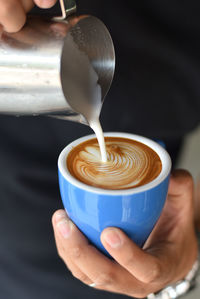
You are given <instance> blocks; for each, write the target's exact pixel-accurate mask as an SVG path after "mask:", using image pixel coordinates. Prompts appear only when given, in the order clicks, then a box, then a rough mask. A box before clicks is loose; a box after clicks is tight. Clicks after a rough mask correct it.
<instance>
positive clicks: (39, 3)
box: [37, 0, 55, 8]
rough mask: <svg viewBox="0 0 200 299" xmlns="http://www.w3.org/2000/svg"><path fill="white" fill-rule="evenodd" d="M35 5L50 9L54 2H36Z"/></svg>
mask: <svg viewBox="0 0 200 299" xmlns="http://www.w3.org/2000/svg"><path fill="white" fill-rule="evenodd" d="M37 4H38V5H39V6H40V7H42V8H50V7H51V6H52V5H54V4H55V1H54V0H38V1H37Z"/></svg>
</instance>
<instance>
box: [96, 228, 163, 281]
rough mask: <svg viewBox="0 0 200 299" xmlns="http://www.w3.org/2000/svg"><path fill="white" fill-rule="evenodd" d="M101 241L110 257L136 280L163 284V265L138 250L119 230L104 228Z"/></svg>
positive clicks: (155, 258)
mask: <svg viewBox="0 0 200 299" xmlns="http://www.w3.org/2000/svg"><path fill="white" fill-rule="evenodd" d="M101 241H102V244H103V245H104V247H105V248H106V249H107V251H108V252H109V253H110V254H111V255H112V257H113V258H114V259H115V260H116V261H117V262H118V263H119V264H120V265H121V266H122V267H124V268H125V269H127V271H129V272H130V273H131V274H132V275H133V276H134V277H135V278H136V279H138V280H139V281H142V282H143V283H148V284H149V283H162V284H163V283H165V282H166V280H167V279H168V277H166V278H165V279H164V278H163V275H162V273H166V269H165V271H162V269H163V267H164V265H163V263H162V262H161V261H160V260H159V259H158V258H157V257H155V256H153V255H151V254H149V253H147V252H145V251H144V250H142V249H141V248H139V247H138V246H137V245H136V244H135V243H134V242H133V241H132V240H130V239H129V238H128V237H127V236H126V235H125V234H124V233H123V232H122V231H121V230H119V229H117V228H106V229H105V230H104V231H103V233H102V234H101Z"/></svg>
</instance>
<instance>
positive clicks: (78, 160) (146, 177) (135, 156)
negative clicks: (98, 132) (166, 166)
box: [67, 137, 162, 190]
mask: <svg viewBox="0 0 200 299" xmlns="http://www.w3.org/2000/svg"><path fill="white" fill-rule="evenodd" d="M105 142H106V151H107V159H108V161H107V162H106V163H105V162H101V154H100V149H99V145H98V142H97V140H96V139H95V138H94V139H91V140H88V141H85V142H83V143H81V144H79V145H78V146H76V147H74V148H73V149H72V150H71V152H70V153H69V155H68V158H67V167H68V170H69V172H70V173H71V175H72V176H74V177H75V178H76V179H77V180H79V181H81V182H83V183H85V184H87V185H90V186H94V187H98V188H103V189H110V190H120V189H130V188H134V187H138V186H142V185H145V184H147V183H149V182H151V181H152V180H154V179H155V178H156V177H157V176H158V175H159V174H160V172H161V169H162V163H161V160H160V158H159V156H158V154H157V153H156V152H155V151H154V150H152V149H151V148H150V147H148V146H147V145H145V144H143V143H141V142H138V141H134V140H131V139H127V138H121V137H105Z"/></svg>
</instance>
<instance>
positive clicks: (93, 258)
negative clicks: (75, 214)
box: [53, 218, 152, 297]
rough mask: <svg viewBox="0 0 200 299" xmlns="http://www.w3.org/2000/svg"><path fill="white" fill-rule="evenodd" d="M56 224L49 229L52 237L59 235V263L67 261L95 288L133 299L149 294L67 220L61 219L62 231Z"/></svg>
mask: <svg viewBox="0 0 200 299" xmlns="http://www.w3.org/2000/svg"><path fill="white" fill-rule="evenodd" d="M62 221H63V220H62ZM59 223H60V222H57V223H55V222H53V225H54V231H55V234H56V235H60V240H61V242H62V246H63V248H64V252H63V255H62V257H63V260H64V261H66V260H67V259H68V257H70V259H71V260H72V261H73V263H74V264H75V265H76V266H77V267H78V268H79V269H80V270H81V271H82V272H83V273H84V274H85V275H86V276H87V277H89V279H90V280H91V281H92V282H93V283H95V285H96V288H98V289H104V290H108V291H112V292H117V293H125V294H129V295H132V296H136V297H145V296H146V294H148V293H150V292H152V289H148V287H146V286H144V284H142V283H141V282H139V281H138V280H137V279H135V278H134V277H133V276H132V275H131V274H130V273H129V272H128V271H126V270H125V269H123V268H122V267H121V266H120V265H119V264H117V263H116V262H115V261H113V260H111V259H109V258H107V257H106V256H104V255H103V254H101V253H100V252H99V251H98V250H97V249H96V248H95V247H93V246H92V245H90V244H89V243H88V241H87V239H86V238H85V237H84V236H83V234H81V232H80V231H79V230H78V229H77V228H76V226H75V225H74V224H73V223H72V222H71V221H69V219H67V218H65V220H64V223H65V225H66V226H65V227H62V224H63V223H62V224H59ZM146 292H147V293H146Z"/></svg>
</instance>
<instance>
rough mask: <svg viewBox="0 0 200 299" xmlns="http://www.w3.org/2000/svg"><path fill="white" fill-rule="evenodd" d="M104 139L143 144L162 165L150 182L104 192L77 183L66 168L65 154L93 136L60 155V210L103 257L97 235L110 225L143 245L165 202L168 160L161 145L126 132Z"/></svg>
mask: <svg viewBox="0 0 200 299" xmlns="http://www.w3.org/2000/svg"><path fill="white" fill-rule="evenodd" d="M104 136H113V137H124V138H129V139H133V140H136V141H139V142H141V143H144V144H146V145H147V146H149V147H150V148H152V149H153V150H154V151H155V152H156V153H157V154H158V155H159V157H160V159H161V162H162V170H161V173H160V174H159V175H158V177H156V178H155V179H154V180H153V181H151V182H150V183H148V184H146V185H143V186H140V187H136V188H132V189H127V190H106V189H100V188H95V187H92V186H89V185H86V184H84V183H82V182H80V181H78V180H77V179H75V178H74V177H73V176H72V175H71V174H70V173H69V171H68V169H67V164H66V160H67V157H68V154H69V152H70V151H71V150H72V149H73V148H74V147H76V146H77V145H79V144H80V143H82V142H84V141H87V140H89V139H92V138H94V137H95V135H90V136H86V137H82V138H79V139H77V140H75V141H74V142H72V143H70V144H69V145H67V146H66V147H65V148H64V149H63V151H62V152H61V154H60V156H59V159H58V170H59V171H58V172H59V186H60V193H61V197H62V201H63V205H64V208H65V210H66V212H67V214H68V215H69V217H70V218H71V220H72V221H73V222H74V223H75V224H76V225H77V227H78V228H79V229H80V230H81V231H82V232H83V233H84V235H85V236H86V237H87V238H88V239H89V241H90V242H91V243H93V244H94V245H95V246H96V247H97V248H98V249H100V250H101V251H102V252H104V253H106V254H107V252H106V250H105V248H104V247H103V245H102V243H101V241H100V235H101V232H102V231H103V230H104V229H105V228H106V227H110V226H114V227H118V228H120V229H122V230H123V231H124V232H125V233H126V234H127V235H128V236H129V237H130V238H131V239H132V240H133V241H134V242H135V243H136V244H138V245H139V246H140V247H142V246H143V245H144V243H145V241H146V240H147V238H148V236H149V235H150V233H151V231H152V230H153V228H154V226H155V224H156V222H157V220H158V218H159V216H160V214H161V211H162V209H163V206H164V203H165V200H166V196H167V191H168V182H169V175H170V170H171V159H170V157H169V155H168V153H167V152H166V150H165V149H164V148H163V147H162V146H160V145H159V144H158V143H156V142H154V141H152V140H150V139H147V138H145V137H142V136H138V135H133V134H127V133H105V134H104Z"/></svg>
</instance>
